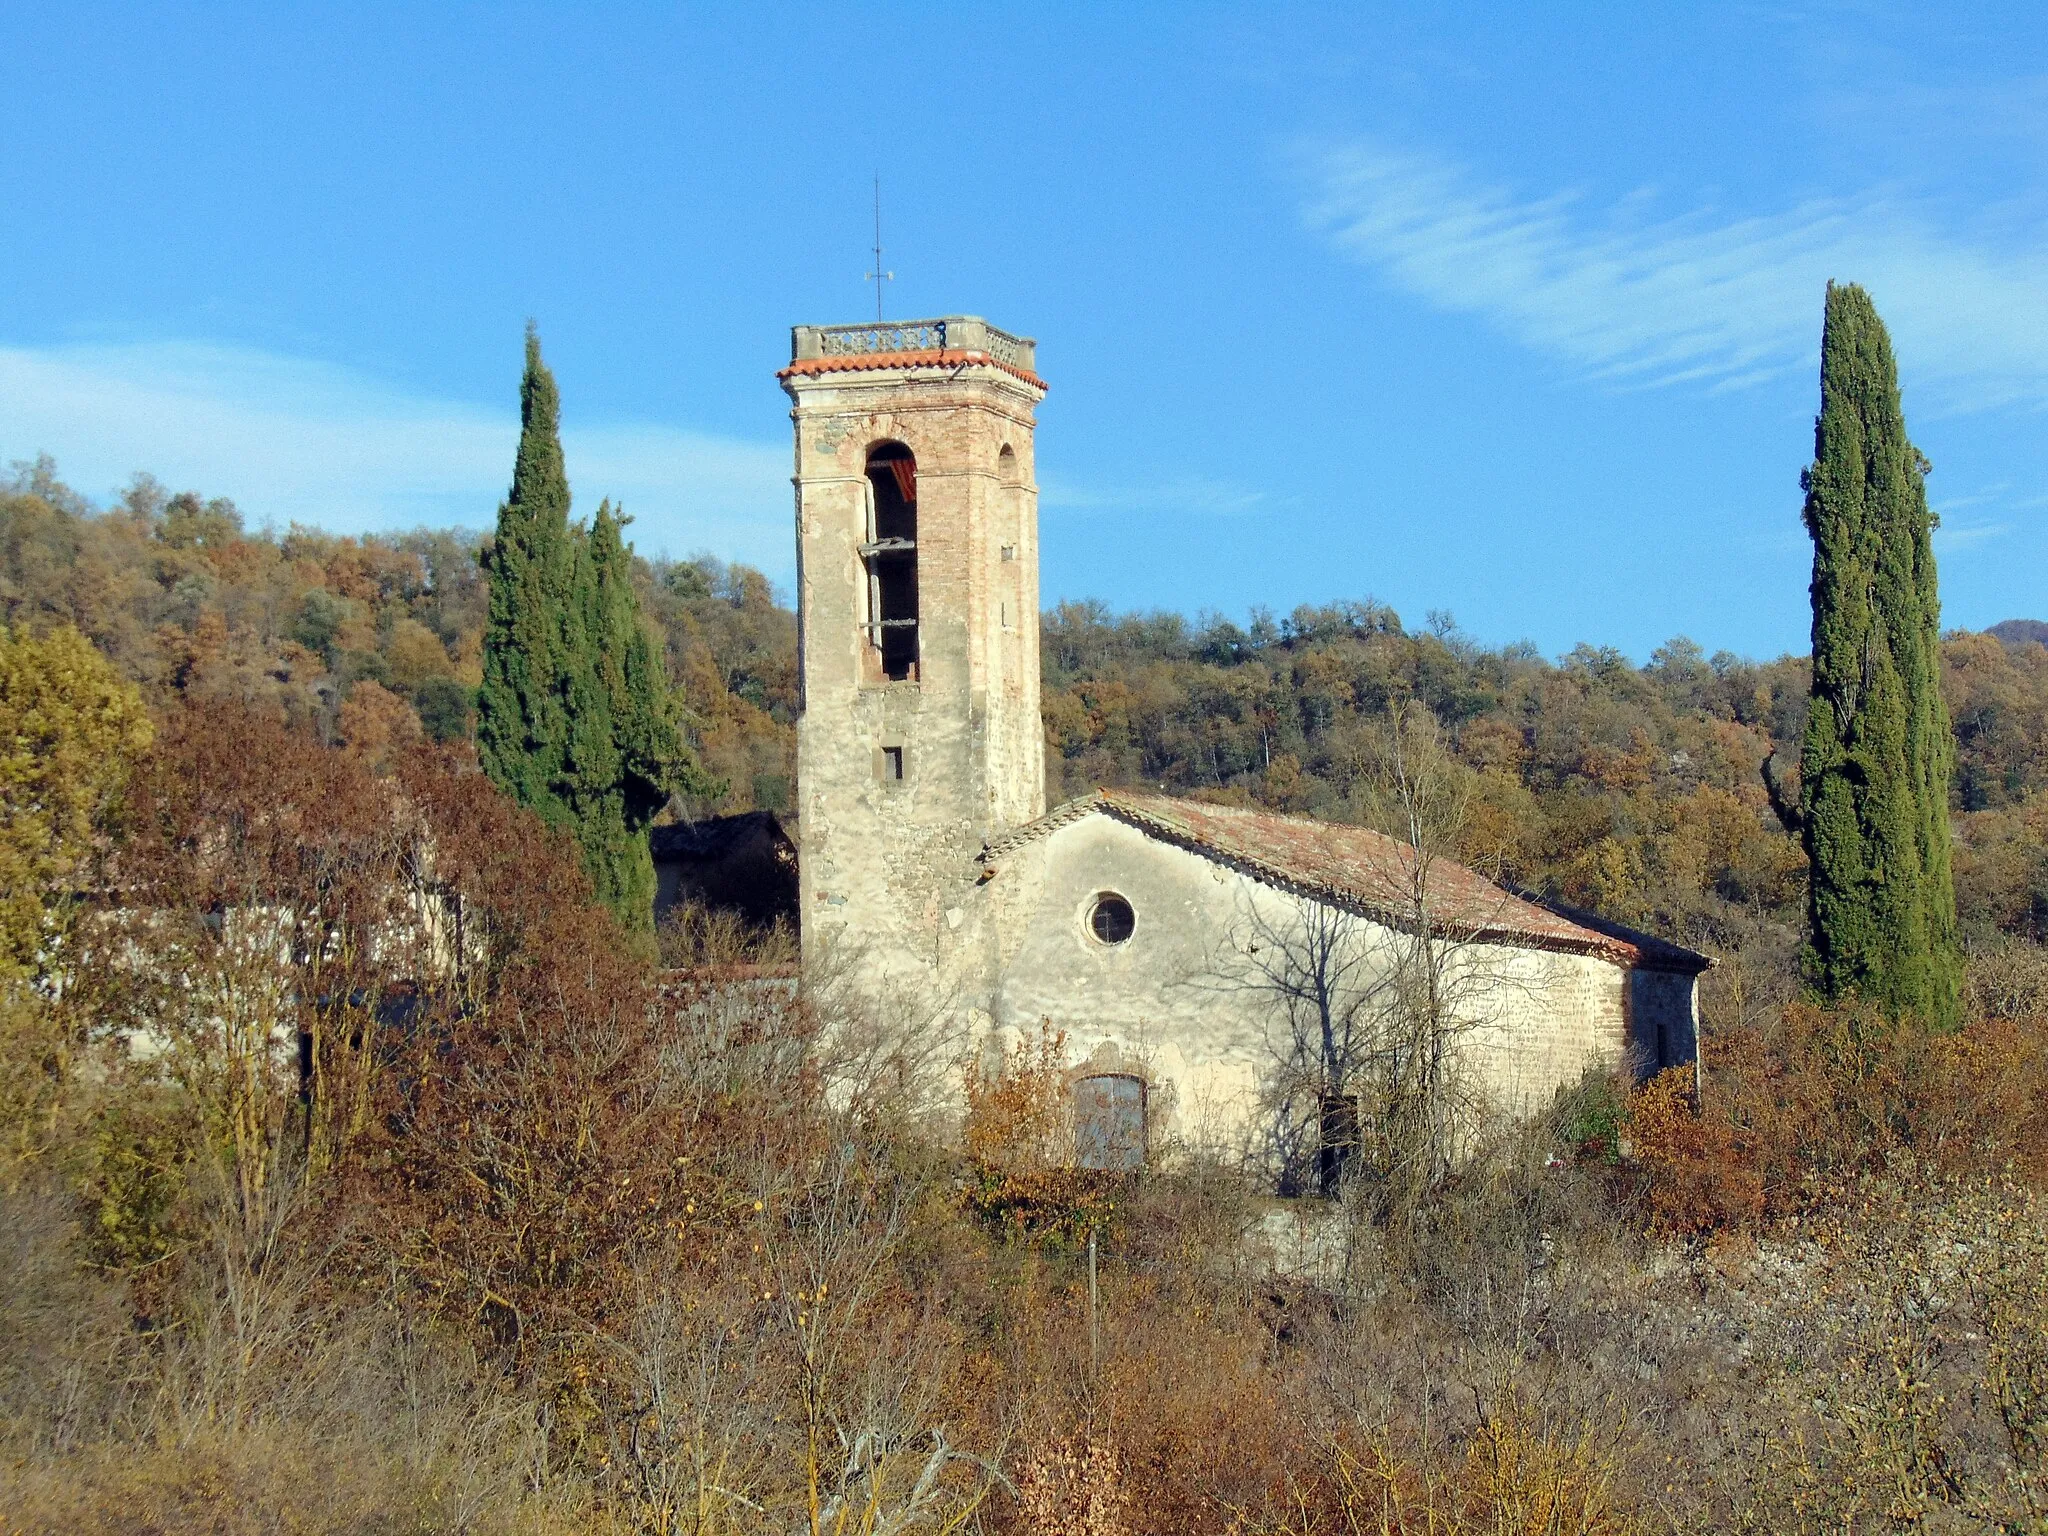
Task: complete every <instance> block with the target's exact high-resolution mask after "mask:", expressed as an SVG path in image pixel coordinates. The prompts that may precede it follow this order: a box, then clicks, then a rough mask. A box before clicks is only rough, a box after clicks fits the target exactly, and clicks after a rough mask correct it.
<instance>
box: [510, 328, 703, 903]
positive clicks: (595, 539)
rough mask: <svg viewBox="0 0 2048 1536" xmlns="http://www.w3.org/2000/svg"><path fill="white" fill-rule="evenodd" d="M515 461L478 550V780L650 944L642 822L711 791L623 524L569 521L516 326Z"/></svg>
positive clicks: (541, 381)
mask: <svg viewBox="0 0 2048 1536" xmlns="http://www.w3.org/2000/svg"><path fill="white" fill-rule="evenodd" d="M519 402H520V431H519V456H518V459H517V461H516V462H515V464H514V466H513V471H512V489H511V492H510V494H509V495H508V496H507V497H506V499H505V502H504V504H503V505H502V506H501V507H499V509H498V534H497V538H496V539H495V540H494V541H493V543H492V545H491V548H490V549H489V551H488V552H487V553H486V555H485V559H484V567H485V571H486V573H487V574H488V577H489V580H490V617H489V620H488V622H487V624H486V626H485V630H484V681H483V687H482V688H481V689H480V690H479V692H478V695H477V750H478V755H479V757H480V758H481V759H482V762H483V767H484V771H485V773H487V774H488V775H489V776H490V778H491V780H492V782H493V783H495V784H497V785H498V787H499V788H501V789H503V790H505V791H506V792H507V793H508V794H510V795H511V796H512V797H513V798H514V799H516V800H518V801H519V803H520V804H522V805H526V806H530V807H532V808H533V809H534V810H535V811H538V812H539V813H540V815H541V817H542V819H544V820H545V821H547V822H548V823H549V824H550V825H553V826H557V827H563V828H566V829H568V830H569V831H571V832H573V833H574V834H575V837H576V840H577V843H578V845H579V846H580V848H581V850H582V863H583V869H584V872H585V873H586V874H587V875H589V877H590V883H591V886H592V889H593V890H594V891H595V893H596V895H597V897H598V899H599V900H601V901H603V902H604V903H606V905H608V906H610V907H611V909H612V910H613V912H615V913H616V914H617V915H618V918H619V921H620V922H621V923H622V924H623V925H624V926H625V928H626V930H627V931H628V932H629V933H631V934H633V935H635V936H636V938H637V939H640V940H646V941H651V938H652V934H653V929H654V862H653V860H652V858H651V857H650V856H649V852H648V847H647V828H648V826H649V824H650V823H651V822H652V821H653V819H654V816H655V814H656V813H657V812H658V811H660V810H661V808H662V806H663V805H665V804H666V803H667V802H668V797H669V795H670V793H671V792H672V791H673V790H678V789H680V790H683V791H685V792H688V793H692V794H698V795H705V796H708V795H713V794H716V793H718V791H719V788H720V786H719V785H718V784H716V783H715V782H713V781H712V780H710V779H709V778H707V777H706V775H705V774H704V773H703V772H702V770H701V769H699V768H698V766H697V764H696V761H695V759H694V758H693V757H692V755H691V754H690V751H689V749H688V747H687V746H686V744H685V743H684V741H683V736H682V731H681V727H680V723H679V722H678V720H677V718H676V712H675V706H674V704H673V702H672V700H671V695H670V693H669V688H668V680H667V678H666V676H665V675H664V673H663V670H662V665H661V656H660V652H659V651H658V650H657V649H656V648H655V646H654V645H653V643H652V642H651V641H650V640H649V638H648V635H647V631H646V627H645V625H643V624H642V622H641V619H640V606H639V601H638V599H637V598H636V597H635V595H634V592H633V583H632V563H633V556H632V551H631V550H629V549H628V548H627V547H626V545H625V542H624V538H623V535H622V529H623V526H624V520H623V519H622V518H620V517H618V516H616V515H615V514H614V513H613V511H612V506H611V503H610V502H609V501H606V502H605V503H603V504H602V505H600V506H599V507H598V510H597V517H596V519H595V520H594V522H593V524H592V527H591V529H590V531H589V533H588V534H586V533H585V532H584V531H583V530H582V529H581V528H578V527H576V526H575V525H574V524H572V523H571V522H570V521H569V481H568V476H567V473H566V472H565V470H564V467H563V460H562V443H561V434H560V415H561V409H560V398H559V396H558V394H557V392H556V389H555V379H554V375H553V374H552V373H550V372H549V371H548V368H547V365H546V364H545V363H544V362H542V361H541V355H540V340H539V338H538V337H537V336H536V335H535V333H534V329H533V327H532V326H531V325H529V326H528V327H527V330H526V372H525V376H524V377H523V378H522V380H521V381H520V387H519Z"/></svg>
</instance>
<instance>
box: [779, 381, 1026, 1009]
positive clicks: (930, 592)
mask: <svg viewBox="0 0 2048 1536" xmlns="http://www.w3.org/2000/svg"><path fill="white" fill-rule="evenodd" d="M784 384H785V387H786V388H787V389H788V391H789V393H790V396H791V399H792V400H793V401H794V409H793V410H792V412H791V418H792V421H793V423H794V425H795V429H796V475H795V482H796V514H797V543H798V576H797V581H798V607H799V620H800V626H801V631H800V633H801V665H802V672H803V714H802V717H801V719H800V720H799V722H798V726H797V770H798V785H799V795H800V797H801V799H800V827H801V851H800V858H801V871H802V902H803V918H802V933H803V945H804V955H805V963H806V965H807V966H812V965H816V964H819V963H824V962H826V961H827V960H828V958H829V959H830V963H832V964H834V965H844V964H848V963H851V964H854V965H856V966H857V967H858V968H859V969H860V970H861V971H862V972H865V973H869V974H871V975H873V976H874V977H876V978H877V979H878V980H880V979H881V978H884V977H887V978H892V979H893V982H894V984H896V985H900V986H903V987H906V988H910V989H913V990H914V992H915V994H916V995H917V997H918V998H919V999H921V1000H923V1001H925V1002H928V1003H931V1004H932V1005H934V1006H950V1005H951V1004H952V1003H953V1002H955V1001H957V1002H958V1003H959V1004H960V1005H962V1006H966V1007H972V1006H974V1000H975V999H976V998H977V997H978V996H979V995H980V994H982V993H984V992H985V991H986V988H987V985H988V978H987V977H985V976H984V975H982V974H981V973H982V971H983V970H984V969H985V968H986V967H985V963H984V961H983V960H982V957H980V956H979V955H978V954H976V953H974V952H972V951H970V949H969V948H968V947H967V945H966V943H965V936H964V935H963V934H961V933H960V932H959V927H960V917H959V912H960V902H961V899H962V896H963V894H964V892H965V891H966V890H968V889H969V888H971V886H972V884H973V882H974V879H975V877H976V873H977V870H976V865H975V859H976V857H977V855H978V854H979V853H980V851H981V847H982V843H983V841H984V840H985V839H986V838H988V837H990V836H993V835H996V834H997V833H999V832H1001V831H1003V830H1006V829H1008V828H1010V827H1013V826H1016V825H1018V824H1020V823H1022V822H1024V821H1027V820H1029V819H1031V818H1032V817H1034V816H1036V815H1038V814H1040V813H1041V812H1042V811H1043V810H1044V778H1045V767H1044V733H1043V726H1042V725H1041V723H1040V716H1039V683H1038V590H1037V586H1038V583H1037V569H1038V530H1037V493H1036V484H1035V479H1034V476H1033V457H1032V429H1033V410H1034V408H1035V406H1036V405H1037V403H1038V400H1039V399H1040V398H1041V391H1040V390H1039V389H1037V388H1034V387H1033V386H1032V385H1031V384H1029V383H1027V382H1025V381H1024V380H1022V379H1019V378H1017V377H1015V376H1014V375H1012V374H1010V373H1008V372H1005V371H1003V370H1001V369H998V368H996V367H993V366H991V365H987V364H980V365H977V364H968V365H964V366H962V365H956V364H948V365H945V366H908V367H889V368H879V369H866V370H861V371H857V372H834V373H829V374H824V375H822V376H815V377H802V376H792V377H787V378H785V380H784ZM886 441H893V442H900V443H902V444H904V445H905V446H906V447H908V448H909V449H910V450H911V452H912V453H913V454H914V455H915V457H916V461H917V543H918V550H917V581H918V618H919V652H920V665H919V672H918V676H917V678H916V679H915V680H914V681H897V682H890V681H883V680H881V679H880V678H879V676H878V675H877V673H876V671H875V669H874V668H873V667H872V666H871V665H870V664H869V663H868V661H867V660H866V659H865V656H864V652H865V648H866V645H867V641H866V638H865V635H864V632H863V629H862V622H863V619H864V616H865V612H866V573H865V569H864V566H863V564H862V561H861V557H860V553H859V545H860V543H861V541H862V539H863V537H864V535H865V531H866V523H865V510H864V503H863V500H862V491H863V482H864V479H865V471H866V463H867V454H868V451H869V449H870V448H871V447H872V446H873V445H875V444H876V443H880V442H886ZM1005 447H1008V448H1009V449H1010V452H1011V455H1012V457H1011V459H1010V460H1008V461H1004V460H1003V459H1002V457H1001V455H1002V450H1003V449H1004V448H1005ZM1005 546H1009V547H1010V549H1011V558H1009V559H1007V560H1006V559H1004V556H1003V552H1004V547H1005ZM889 746H893V747H897V748H899V749H900V750H901V751H902V753H903V762H904V776H903V779H902V780H901V781H900V782H895V781H891V780H888V779H886V778H883V777H882V776H881V775H880V773H879V771H878V769H879V752H880V750H881V749H882V748H884V747H889Z"/></svg>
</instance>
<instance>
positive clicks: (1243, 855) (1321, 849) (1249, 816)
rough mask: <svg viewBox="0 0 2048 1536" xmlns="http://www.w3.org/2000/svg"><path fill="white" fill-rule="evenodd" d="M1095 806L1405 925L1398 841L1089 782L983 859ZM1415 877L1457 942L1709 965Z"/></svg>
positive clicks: (1492, 893) (1476, 876)
mask: <svg viewBox="0 0 2048 1536" xmlns="http://www.w3.org/2000/svg"><path fill="white" fill-rule="evenodd" d="M1097 813H1101V814H1105V815H1109V816H1113V817H1115V818H1116V819H1117V820H1119V821H1123V822H1125V823H1127V824H1129V825H1131V826H1134V827H1136V828H1137V829H1138V830H1139V831H1142V832H1144V833H1146V834H1148V835H1149V836H1153V837H1157V838H1160V839H1161V840H1163V841H1166V842H1170V843H1175V844H1177V845H1179V846H1181V847H1184V848H1187V849H1188V850H1189V851H1190V852H1193V853H1198V854H1201V855H1202V856H1204V857H1207V858H1210V859H1214V860H1217V861H1219V862H1221V863H1224V864H1227V865H1230V866H1232V867H1235V868H1237V869H1239V870H1240V871H1242V872H1243V873H1245V874H1247V875H1250V876H1251V877H1252V878H1254V879H1256V880H1258V881H1260V882H1261V883H1262V884H1266V885H1272V886H1275V887H1277V888H1280V889H1283V890H1290V891H1295V892H1298V893H1300V894H1302V895H1306V896H1310V897H1314V898H1316V899H1319V900H1325V901H1332V902H1335V903H1339V904H1341V905H1344V906H1346V907H1350V908H1353V909H1355V910H1358V911H1360V912H1362V913H1364V914H1365V915H1367V916H1370V917H1372V918H1374V919H1375V920H1376V921H1382V922H1385V923H1387V924H1388V925H1389V926H1403V925H1405V924H1406V923H1407V922H1408V921H1410V919H1409V918H1408V916H1407V915H1406V914H1407V913H1408V912H1409V911H1410V910H1411V909H1412V903H1413V900H1414V896H1413V893H1412V888H1411V886H1410V882H1411V881H1412V879H1413V871H1414V858H1415V854H1414V850H1413V849H1412V848H1410V847H1409V845H1408V844H1406V843H1404V842H1402V841H1400V840H1399V839H1397V838H1392V837H1388V836H1387V835H1386V834H1385V833H1382V832H1376V831H1374V830H1373V829H1372V828H1370V827H1361V826H1353V825H1350V824H1347V823H1343V822H1331V821H1317V820H1314V819H1312V818H1309V817H1304V816H1286V815H1282V814H1280V813H1279V812H1277V811H1262V810H1255V809H1252V808H1251V807H1247V806H1234V805H1216V804H1212V803H1210V802H1207V801H1201V800H1187V799H1181V798H1179V797H1175V796H1169V795H1147V794H1140V793H1138V792H1135V791H1132V790H1124V789H1098V790H1096V791H1094V792H1093V793H1092V794H1088V795H1083V796H1081V797H1080V798H1079V799H1075V800H1069V801H1068V802H1066V803H1065V804H1064V805H1060V806H1056V807H1055V808H1054V809H1052V810H1050V811H1048V812H1047V813H1046V814H1045V815H1043V816H1041V817H1039V818H1038V819H1037V820H1036V821H1033V822H1029V823H1027V824H1026V825H1024V826H1021V827H1018V828H1016V829H1015V830H1014V831H1011V832H1009V833H1007V834H1006V835H1004V836H1002V837H1000V838H997V839H995V840H994V841H992V842H991V843H990V844H989V845H988V847H987V850H986V851H985V853H984V854H983V858H984V860H985V861H986V862H988V863H990V864H994V863H995V862H996V861H998V860H999V859H1001V858H1002V857H1003V856H1004V855H1005V854H1007V853H1009V852H1011V851H1013V850H1015V849H1017V848H1020V847H1022V846H1024V845H1025V844H1026V843H1029V842H1033V841H1035V840H1036V839H1038V838H1040V837H1044V836H1046V835H1047V834H1049V833H1051V832H1053V831H1056V830H1058V829H1059V828H1060V827H1063V826H1067V825H1069V824H1070V823H1072V822H1075V821H1079V820H1081V819H1082V818H1083V817H1085V816H1089V815H1093V814H1097ZM1425 878H1426V880H1427V882H1428V885H1429V886H1430V887H1433V889H1434V893H1435V894H1434V897H1433V898H1431V897H1425V900H1434V901H1435V902H1437V903H1438V906H1437V911H1438V912H1439V914H1440V915H1441V920H1442V921H1444V922H1445V924H1446V926H1447V928H1449V929H1451V930H1453V931H1455V932H1456V933H1457V934H1458V935H1459V936H1460V937H1462V938H1465V939H1479V940H1492V941H1496V942H1502V943H1509V944H1516V945H1520V946H1525V947H1532V948H1539V949H1555V950H1565V951H1569V952H1573V953H1581V954H1591V955H1598V956H1601V957H1603V958H1605V959H1609V960H1613V961H1616V962H1618V963H1620V964H1623V965H1628V966H1636V965H1640V964H1642V963H1644V962H1645V961H1652V962H1653V963H1654V962H1662V963H1661V964H1656V966H1655V968H1658V969H1664V968H1669V967H1672V966H1675V965H1678V964H1679V963H1680V960H1679V957H1690V959H1691V960H1696V961H1697V962H1698V963H1699V967H1700V968H1701V969H1704V968H1705V966H1706V965H1707V963H1708V961H1707V959H1706V957H1705V956H1703V955H1700V956H1695V955H1693V953H1692V951H1690V950H1685V949H1682V948H1681V947H1680V946H1677V945H1673V944H1669V943H1668V942H1666V941H1664V940H1660V939H1654V938H1652V937H1651V936H1649V935H1646V934H1645V935H1638V934H1635V933H1634V932H1633V931H1632V930H1629V929H1626V928H1623V927H1621V926H1620V925H1619V924H1614V923H1608V922H1605V921H1600V922H1599V926H1597V927H1596V926H1593V925H1592V923H1591V922H1590V921H1588V920H1585V915H1584V914H1574V916H1573V917H1568V916H1566V915H1564V914H1563V913H1561V912H1558V911H1555V910H1553V909H1552V908H1550V907H1549V906H1547V905H1545V904H1543V903H1541V902H1538V901H1535V900H1532V899H1530V898H1529V897H1527V896H1524V895H1521V894H1518V893H1516V892H1514V891H1510V890H1506V889H1504V888H1503V887H1501V886H1500V885H1498V884H1496V883H1495V882H1493V881H1491V880H1489V879H1487V878H1486V877H1485V876H1484V875H1482V874H1480V873H1479V872H1478V871H1476V870H1473V869H1470V868H1467V867H1466V866H1465V865H1463V864H1459V863H1456V862H1455V861H1453V860H1450V859H1444V858H1437V859H1433V860H1432V861H1431V866H1430V869H1429V871H1428V873H1427V875H1426V877H1425ZM1574 917H1577V918H1579V919H1581V920H1578V921H1575V920H1574ZM1637 940H1641V941H1643V942H1636V941H1637ZM1653 950H1654V953H1652V951H1653ZM1685 968H1690V964H1689V962H1687V963H1686V965H1685Z"/></svg>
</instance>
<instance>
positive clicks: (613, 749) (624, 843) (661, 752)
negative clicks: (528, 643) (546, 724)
mask: <svg viewBox="0 0 2048 1536" xmlns="http://www.w3.org/2000/svg"><path fill="white" fill-rule="evenodd" d="M626 521H627V520H626V519H625V518H623V517H621V516H618V515H616V514H615V513H614V512H613V510H612V505H611V503H610V502H609V501H606V502H603V503H602V504H600V505H599V507H598V509H597V516H596V518H595V519H593V520H592V523H591V528H590V534H589V537H588V538H587V539H585V540H583V541H581V547H580V549H579V552H578V555H579V558H578V563H577V575H576V606H577V622H578V625H579V627H580V628H581V631H582V633H583V634H584V636H585V637H586V640H587V643H588V655H589V657H590V662H591V666H590V673H589V680H588V687H589V696H588V699H587V700H580V701H579V705H578V708H577V710H576V712H575V725H574V728H573V730H572V733H571V756H572V760H573V764H574V778H575V783H576V802H577V812H578V819H579V822H580V824H581V826H582V829H583V830H582V832H581V834H580V835H581V836H582V837H583V840H584V852H585V859H584V862H585V866H586V868H588V870H589V872H590V877H591V881H592V883H593V884H594V885H595V886H596V887H597V892H598V895H599V896H601V897H602V898H603V899H604V900H605V901H607V902H609V903H610V904H611V906H612V908H613V909H614V910H615V911H616V912H618V914H619V915H620V918H621V919H622V920H623V921H625V922H626V924H627V925H628V927H630V928H633V929H635V930H638V931H641V932H643V933H644V932H649V931H651V930H652V927H653V920H654V919H653V914H654V862H653V859H652V858H651V857H650V855H649V852H648V846H647V829H648V826H649V825H650V824H651V823H652V822H653V820H654V817H655V814H656V813H657V812H658V811H660V810H661V808H662V807H663V806H664V805H666V804H667V803H668V798H669V795H670V793H671V792H672V791H674V790H678V789H680V790H684V791H686V792H689V793H693V794H714V793H716V792H717V790H718V786H717V785H716V784H714V783H712V782H711V781H710V780H709V779H707V778H706V777H705V775H704V774H703V773H702V772H701V771H700V770H699V769H698V767H697V765H696V762H695V760H694V759H693V758H692V756H691V755H690V752H689V749H688V748H687V747H686V745H685V744H684V742H683V736H682V731H681V728H680V725H679V722H678V721H677V719H676V712H675V707H674V704H673V702H672V700H671V695H670V693H669V688H668V679H667V677H666V676H665V675H664V672H663V668H662V665H661V657H660V653H659V652H658V651H656V649H655V648H654V645H653V644H652V642H651V641H650V640H649V638H648V635H647V628H646V626H645V625H644V624H643V623H642V622H641V618H640V603H639V599H638V598H637V597H636V596H635V594H634V591H633V580H632V569H633V555H632V551H631V550H630V549H628V548H627V547H626V544H625V541H624V537H623V530H624V526H625V523H626Z"/></svg>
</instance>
